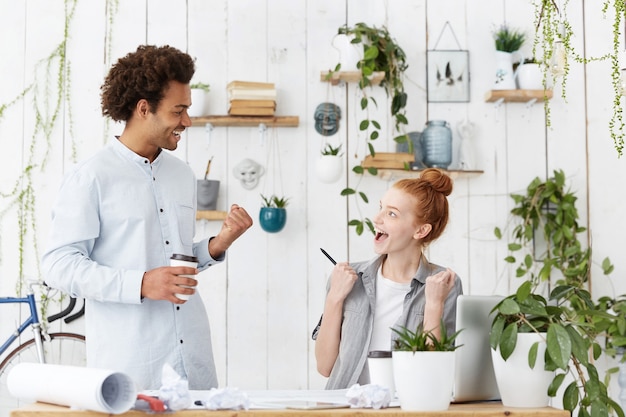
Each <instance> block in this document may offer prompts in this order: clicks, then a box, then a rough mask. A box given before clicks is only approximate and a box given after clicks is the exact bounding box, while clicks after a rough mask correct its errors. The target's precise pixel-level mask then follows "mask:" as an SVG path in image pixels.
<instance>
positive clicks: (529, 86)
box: [514, 57, 545, 90]
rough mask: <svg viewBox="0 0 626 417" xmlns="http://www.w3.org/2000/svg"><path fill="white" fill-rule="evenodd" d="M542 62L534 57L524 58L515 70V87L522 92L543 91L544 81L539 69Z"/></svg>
mask: <svg viewBox="0 0 626 417" xmlns="http://www.w3.org/2000/svg"><path fill="white" fill-rule="evenodd" d="M541 67H542V62H541V60H539V59H536V58H535V57H531V58H524V61H523V62H520V64H519V65H518V66H517V68H515V67H514V69H515V79H516V80H517V86H518V87H519V88H520V89H522V90H541V89H544V85H545V81H544V77H543V71H542V69H541Z"/></svg>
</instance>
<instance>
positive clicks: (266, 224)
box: [259, 194, 288, 233]
mask: <svg viewBox="0 0 626 417" xmlns="http://www.w3.org/2000/svg"><path fill="white" fill-rule="evenodd" d="M261 199H263V204H264V205H263V207H261V211H260V212H259V223H260V224H261V228H262V229H263V230H265V231H266V232H268V233H278V232H280V231H281V230H283V228H284V227H285V223H287V209H285V207H286V206H287V200H288V198H284V197H282V198H279V197H277V196H275V195H272V196H270V197H265V196H264V195H263V194H261Z"/></svg>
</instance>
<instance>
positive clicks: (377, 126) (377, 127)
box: [371, 120, 380, 130]
mask: <svg viewBox="0 0 626 417" xmlns="http://www.w3.org/2000/svg"><path fill="white" fill-rule="evenodd" d="M371 122H372V125H374V127H375V128H376V129H378V130H380V123H378V122H377V121H376V120H372V121H371Z"/></svg>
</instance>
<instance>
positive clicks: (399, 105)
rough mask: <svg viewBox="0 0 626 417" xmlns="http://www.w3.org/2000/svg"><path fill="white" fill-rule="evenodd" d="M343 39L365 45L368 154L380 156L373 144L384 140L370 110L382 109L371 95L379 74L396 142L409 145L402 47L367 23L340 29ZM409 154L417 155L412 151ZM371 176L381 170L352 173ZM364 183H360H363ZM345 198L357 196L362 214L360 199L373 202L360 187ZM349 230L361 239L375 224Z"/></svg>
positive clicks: (365, 221) (363, 125) (357, 222)
mask: <svg viewBox="0 0 626 417" xmlns="http://www.w3.org/2000/svg"><path fill="white" fill-rule="evenodd" d="M338 34H340V35H351V36H353V39H352V43H354V44H361V45H362V46H363V58H362V59H361V60H360V61H359V63H358V64H357V68H358V69H359V71H360V73H361V77H360V79H359V82H358V87H359V89H360V91H361V93H362V97H361V100H360V108H361V110H362V111H363V112H364V114H365V116H364V118H363V119H362V120H361V121H360V122H359V131H360V132H362V133H363V134H364V135H365V143H366V147H367V152H368V153H369V154H370V155H371V156H372V157H373V156H375V155H376V150H375V149H374V145H373V143H372V142H373V141H375V140H376V139H378V138H379V137H380V130H381V125H380V123H379V122H378V121H377V120H375V119H373V118H371V117H370V113H369V111H368V110H369V108H370V107H369V106H370V105H372V106H374V107H377V106H378V103H377V102H376V99H375V98H374V97H371V96H369V95H368V87H372V81H371V77H372V76H373V75H374V73H375V72H384V73H385V77H384V78H383V79H382V81H381V82H380V86H381V87H383V88H384V89H385V92H386V94H387V97H390V98H391V107H390V111H391V116H392V117H393V118H394V129H395V131H396V132H398V133H399V135H398V136H397V137H395V138H394V140H395V141H396V142H398V143H404V142H406V143H409V145H411V141H409V140H408V136H407V135H406V133H404V127H405V126H406V125H407V124H408V121H407V118H406V110H405V108H406V103H407V94H406V92H405V91H404V71H406V69H407V68H408V64H407V63H406V54H405V52H404V50H403V49H402V48H401V47H400V45H398V43H397V42H396V40H395V39H393V37H392V36H391V35H390V33H389V31H388V30H387V28H385V27H380V28H378V27H375V26H369V25H367V24H365V23H357V24H355V25H354V26H348V25H344V26H341V27H340V28H339V29H338ZM340 69H341V66H340V65H337V66H336V67H335V70H334V71H331V72H330V73H329V74H328V79H330V77H332V75H333V72H337V71H339V70H340ZM409 152H413V151H412V149H411V150H409ZM366 171H367V172H369V173H370V174H371V175H377V174H378V170H377V169H376V168H375V167H370V168H367V170H366V169H365V168H363V167H362V166H361V164H360V163H358V164H356V165H355V166H353V167H352V172H354V173H355V174H359V175H362V174H364V173H365V172H366ZM359 183H360V181H359ZM341 195H343V196H346V197H348V196H355V197H357V196H358V198H356V207H357V210H358V211H360V210H359V206H358V204H359V198H360V200H362V201H364V202H365V203H366V204H367V203H368V202H369V199H368V197H367V195H366V194H365V193H364V192H362V191H358V183H357V186H356V187H354V188H352V187H347V188H344V189H343V190H342V191H341ZM348 225H349V226H354V227H355V231H356V233H357V235H361V234H362V233H363V230H364V229H365V227H367V228H368V229H369V230H370V232H372V233H374V225H373V223H372V221H371V220H370V219H369V218H367V217H365V218H355V219H351V220H349V222H348Z"/></svg>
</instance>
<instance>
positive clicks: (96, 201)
mask: <svg viewBox="0 0 626 417" xmlns="http://www.w3.org/2000/svg"><path fill="white" fill-rule="evenodd" d="M195 216H196V177H195V175H194V174H193V172H192V170H191V169H190V168H189V166H188V165H187V164H186V163H184V162H183V161H181V160H180V159H178V158H176V157H175V156H173V155H171V154H170V153H168V152H166V151H162V152H161V153H160V154H159V156H158V157H157V158H156V159H155V160H154V161H153V162H152V163H150V161H149V160H148V159H147V158H144V157H142V156H139V155H137V154H136V153H134V152H132V151H131V150H130V149H128V148H127V147H126V146H125V145H123V144H122V143H121V142H119V140H113V141H112V142H111V143H110V144H109V145H107V146H106V147H105V148H104V149H102V150H101V151H100V152H98V153H97V154H95V155H94V156H93V157H91V158H89V159H88V160H86V161H84V162H82V163H80V164H79V165H77V166H76V167H75V168H74V169H73V170H72V171H71V172H69V173H68V174H67V175H66V176H65V178H64V181H63V184H62V186H61V190H60V192H59V195H58V198H57V201H56V203H55V205H54V207H53V210H52V222H51V228H50V238H49V242H48V246H47V248H46V252H45V253H44V255H43V258H42V267H43V273H44V279H45V281H46V283H47V284H48V285H50V286H51V287H53V288H58V289H60V290H63V291H64V292H67V293H69V294H71V295H72V296H75V297H82V298H85V299H86V307H85V310H86V314H85V318H86V324H85V328H86V338H87V366H90V367H97V368H107V369H112V370H117V371H120V372H124V373H127V374H128V375H130V376H131V377H132V378H133V379H134V380H135V382H136V383H137V386H138V388H139V389H158V388H160V386H161V371H162V368H163V365H164V364H165V363H169V364H170V365H172V367H173V368H174V370H175V371H176V372H177V373H178V374H179V375H180V376H182V377H183V378H186V379H188V381H189V388H190V389H210V388H212V387H217V377H216V373H215V365H214V362H213V352H212V347H211V333H210V328H209V322H208V318H207V314H206V310H205V308H204V304H203V302H202V299H201V298H200V296H199V294H198V293H196V294H194V295H193V296H192V297H191V299H190V300H189V301H187V302H186V303H185V304H182V305H175V304H172V303H171V302H169V301H155V300H151V299H143V300H142V298H141V282H142V278H143V274H144V273H145V272H146V271H148V270H151V269H154V268H157V267H161V266H167V265H169V258H170V257H171V255H172V254H174V253H180V254H185V255H194V256H196V257H198V259H199V266H198V269H200V270H203V269H206V268H207V267H209V266H210V265H212V264H215V263H217V262H218V261H221V260H223V258H221V259H217V260H214V259H213V258H211V256H210V255H209V251H208V239H204V240H201V241H199V242H197V243H194V242H193V238H194V233H195V225H196V218H195Z"/></svg>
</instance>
